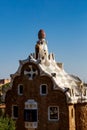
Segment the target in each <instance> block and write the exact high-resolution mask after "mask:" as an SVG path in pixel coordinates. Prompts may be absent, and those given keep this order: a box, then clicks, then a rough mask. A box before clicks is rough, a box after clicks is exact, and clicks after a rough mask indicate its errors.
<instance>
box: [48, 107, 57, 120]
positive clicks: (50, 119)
mask: <svg viewBox="0 0 87 130" xmlns="http://www.w3.org/2000/svg"><path fill="white" fill-rule="evenodd" d="M51 107H54V108H55V107H56V108H57V117H58V118H57V119H51V118H50V108H51ZM48 120H49V121H59V106H49V107H48Z"/></svg>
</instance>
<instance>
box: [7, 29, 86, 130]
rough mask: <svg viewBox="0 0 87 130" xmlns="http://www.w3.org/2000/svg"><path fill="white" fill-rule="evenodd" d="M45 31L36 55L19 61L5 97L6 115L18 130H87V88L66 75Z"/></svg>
mask: <svg viewBox="0 0 87 130" xmlns="http://www.w3.org/2000/svg"><path fill="white" fill-rule="evenodd" d="M45 37H46V35H45V32H44V31H43V30H40V31H39V33H38V41H37V43H36V45H35V53H32V54H30V55H29V57H28V58H27V59H25V60H20V61H19V63H20V65H19V68H18V70H17V72H16V73H15V74H13V75H11V89H10V90H8V91H7V93H6V100H5V101H6V114H7V115H9V116H10V117H12V118H13V119H14V120H15V121H16V130H31V129H32V130H87V84H85V83H83V82H82V81H81V80H80V79H79V78H78V77H76V76H73V75H69V74H68V73H66V72H65V70H64V68H63V65H62V63H57V62H56V61H55V57H54V54H53V53H50V54H49V52H48V46H47V42H46V39H45Z"/></svg>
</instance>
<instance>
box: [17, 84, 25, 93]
mask: <svg viewBox="0 0 87 130" xmlns="http://www.w3.org/2000/svg"><path fill="white" fill-rule="evenodd" d="M20 86H24V85H23V84H18V95H23V92H22V93H20ZM22 91H23V90H22Z"/></svg>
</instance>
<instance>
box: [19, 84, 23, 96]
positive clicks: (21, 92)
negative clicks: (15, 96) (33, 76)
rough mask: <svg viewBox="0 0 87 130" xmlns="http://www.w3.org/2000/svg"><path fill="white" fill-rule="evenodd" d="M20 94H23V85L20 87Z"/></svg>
mask: <svg viewBox="0 0 87 130" xmlns="http://www.w3.org/2000/svg"><path fill="white" fill-rule="evenodd" d="M19 94H23V85H19Z"/></svg>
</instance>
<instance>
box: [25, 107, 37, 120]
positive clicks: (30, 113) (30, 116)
mask: <svg viewBox="0 0 87 130" xmlns="http://www.w3.org/2000/svg"><path fill="white" fill-rule="evenodd" d="M24 121H28V122H37V110H29V109H28V110H26V109H25V110H24Z"/></svg>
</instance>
